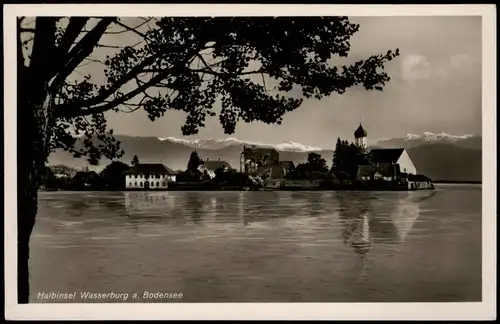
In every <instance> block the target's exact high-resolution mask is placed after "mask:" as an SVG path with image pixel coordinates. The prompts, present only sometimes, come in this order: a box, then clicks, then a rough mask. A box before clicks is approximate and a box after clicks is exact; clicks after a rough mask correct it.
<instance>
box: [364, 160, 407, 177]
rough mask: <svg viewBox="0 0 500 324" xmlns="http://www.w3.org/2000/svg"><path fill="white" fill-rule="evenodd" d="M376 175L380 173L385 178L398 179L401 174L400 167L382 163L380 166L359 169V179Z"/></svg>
mask: <svg viewBox="0 0 500 324" xmlns="http://www.w3.org/2000/svg"><path fill="white" fill-rule="evenodd" d="M375 173H380V174H381V175H382V176H383V177H393V176H396V177H398V176H399V175H400V174H401V171H400V169H399V165H397V164H396V165H393V164H391V163H382V164H379V165H371V164H366V165H360V166H359V167H358V173H357V175H358V177H370V178H371V177H373V175H374V174H375Z"/></svg>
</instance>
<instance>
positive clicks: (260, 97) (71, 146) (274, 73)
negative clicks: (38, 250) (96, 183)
mask: <svg viewBox="0 0 500 324" xmlns="http://www.w3.org/2000/svg"><path fill="white" fill-rule="evenodd" d="M130 19H131V20H138V22H136V23H135V24H131V23H129V22H128V21H127V18H125V19H121V18H117V17H103V18H91V17H64V18H62V17H36V18H34V19H33V18H26V17H18V18H17V89H18V90H17V114H18V115H17V121H18V125H17V126H18V127H17V130H18V136H17V141H18V144H17V145H18V158H17V161H18V219H17V224H18V264H17V266H18V282H17V285H18V302H19V303H28V301H29V281H28V280H29V272H28V269H29V267H28V259H29V241H30V236H31V232H32V230H33V227H34V224H35V217H36V214H37V201H38V200H37V199H38V196H37V191H38V188H39V185H40V183H41V180H42V174H43V172H44V166H45V164H46V162H47V159H48V156H49V154H50V153H51V152H52V151H54V150H55V149H64V150H66V151H69V152H71V153H72V154H73V155H74V156H75V157H84V156H85V157H87V159H88V160H89V162H90V163H91V164H97V163H98V161H99V160H100V159H101V158H102V157H106V158H108V159H110V160H112V159H113V158H116V157H121V156H122V155H123V153H124V152H123V150H121V149H120V145H119V144H120V143H119V142H118V141H117V140H116V139H115V138H114V137H113V131H112V129H108V128H107V124H106V118H105V116H104V113H105V112H132V111H135V110H137V109H140V108H143V109H144V110H145V111H146V112H147V113H148V116H149V118H150V119H151V120H152V121H154V120H155V119H157V118H160V117H162V116H163V115H164V114H165V113H166V111H167V110H179V111H183V112H185V113H186V116H187V117H186V122H185V124H184V125H182V127H181V130H182V132H183V134H184V135H192V134H196V133H197V132H198V130H199V128H201V127H204V126H205V119H206V118H207V117H208V116H216V115H217V114H216V113H215V112H214V109H213V108H214V104H215V102H216V99H221V102H222V109H221V111H220V113H219V114H218V117H219V120H220V123H221V125H222V128H223V129H224V132H225V133H226V134H232V133H234V131H235V127H236V124H237V122H238V121H243V122H253V121H262V122H265V123H270V124H280V123H281V122H282V117H283V115H284V114H285V113H286V112H289V111H293V110H295V109H297V108H298V107H299V106H300V105H301V103H302V101H303V99H301V98H300V99H299V98H296V97H294V96H292V90H294V91H293V93H295V94H296V93H300V96H302V97H304V98H316V99H322V98H324V97H325V96H328V95H330V94H332V93H340V94H342V93H344V92H345V91H346V90H347V89H348V88H350V87H353V86H362V87H364V88H365V89H366V90H382V89H383V86H384V85H385V84H386V83H387V82H388V81H389V80H390V78H389V76H388V75H387V73H385V72H384V71H383V68H384V65H385V64H386V63H387V62H388V61H391V60H392V59H393V58H395V57H396V56H397V55H398V54H399V53H398V51H397V50H396V51H395V52H393V51H388V52H387V53H384V54H377V55H372V56H370V57H367V58H366V59H364V60H360V61H358V62H355V63H353V64H351V65H348V66H331V64H330V59H331V58H332V57H333V56H340V57H346V56H347V55H348V53H349V50H350V38H351V37H352V35H354V34H355V33H356V32H357V31H358V29H359V26H358V25H356V24H351V23H350V22H349V20H348V19H347V18H346V17H328V18H323V17H307V18H306V17H304V18H295V17H280V18H273V17H259V18H252V17H250V18H246V17H245V18H243V17H241V18H231V17H220V18H205V17H199V18H198V17H196V18H194V17H193V18H185V17H178V18H161V19H158V20H154V19H153V18H133V19H132V18H129V20H130ZM144 29H145V30H144ZM123 33H129V34H130V35H131V37H130V38H128V39H133V38H134V37H136V39H137V41H135V40H134V41H130V43H128V44H119V45H116V44H109V43H106V41H105V38H106V37H107V36H109V35H113V34H114V35H118V34H123ZM107 50H108V53H109V50H113V51H114V52H113V53H110V54H109V55H107V57H106V58H99V57H98V55H97V53H98V52H99V53H101V52H102V51H104V52H105V51H107ZM94 54H96V55H94ZM48 57H50V58H51V59H50V60H48V59H47V58H48ZM96 57H97V58H96ZM88 64H102V65H103V69H94V71H104V75H103V76H97V75H93V74H83V75H81V74H82V73H83V72H81V71H83V70H84V69H85V68H84V67H85V65H88ZM99 78H101V79H103V81H102V82H98V81H95V80H94V79H96V80H97V79H99ZM77 136H81V137H83V144H84V145H76V139H77Z"/></svg>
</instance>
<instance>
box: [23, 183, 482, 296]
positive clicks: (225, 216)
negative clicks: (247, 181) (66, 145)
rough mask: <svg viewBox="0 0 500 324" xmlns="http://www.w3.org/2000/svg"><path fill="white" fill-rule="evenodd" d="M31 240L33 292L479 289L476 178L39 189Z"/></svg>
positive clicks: (429, 292)
mask: <svg viewBox="0 0 500 324" xmlns="http://www.w3.org/2000/svg"><path fill="white" fill-rule="evenodd" d="M31 245H32V256H31V261H30V267H31V284H32V286H31V291H32V293H31V298H32V301H33V302H65V301H72V302H92V301H99V302H103V301H106V302H124V301H123V300H120V299H113V298H111V299H106V300H102V299H101V300H90V299H85V300H82V299H81V295H80V293H81V292H90V293H108V292H113V293H122V292H123V293H129V298H128V299H127V300H126V302H145V301H148V302H149V301H151V302H153V301H155V302H267V301H272V302H405V301H408V302H426V301H428V302H436V301H480V300H481V186H480V185H438V187H437V190H435V191H420V192H332V191H330V192H41V193H40V202H39V215H38V221H37V224H36V226H35V230H34V233H33V236H32V243H31ZM144 291H147V292H153V293H154V292H163V293H169V292H171V293H182V299H179V298H177V299H166V298H159V299H147V300H146V299H143V298H142V297H143V292H144ZM40 292H46V293H49V292H56V293H76V298H75V299H73V300H57V301H54V300H43V299H38V298H37V296H38V294H39V293H40ZM134 293H137V294H138V298H135V299H134V298H131V296H132V294H134Z"/></svg>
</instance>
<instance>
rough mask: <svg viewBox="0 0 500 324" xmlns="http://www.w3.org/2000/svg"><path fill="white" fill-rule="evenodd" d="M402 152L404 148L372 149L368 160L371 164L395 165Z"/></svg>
mask: <svg viewBox="0 0 500 324" xmlns="http://www.w3.org/2000/svg"><path fill="white" fill-rule="evenodd" d="M404 150H405V149H404V148H396V149H372V150H370V159H371V161H372V162H373V163H395V162H396V161H397V160H398V159H399V157H400V156H401V154H403V151H404Z"/></svg>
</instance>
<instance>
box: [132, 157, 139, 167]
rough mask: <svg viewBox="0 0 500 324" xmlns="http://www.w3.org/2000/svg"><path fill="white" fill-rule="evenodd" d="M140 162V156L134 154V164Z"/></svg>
mask: <svg viewBox="0 0 500 324" xmlns="http://www.w3.org/2000/svg"><path fill="white" fill-rule="evenodd" d="M137 164H139V158H138V157H137V155H134V157H133V158H132V165H137Z"/></svg>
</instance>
